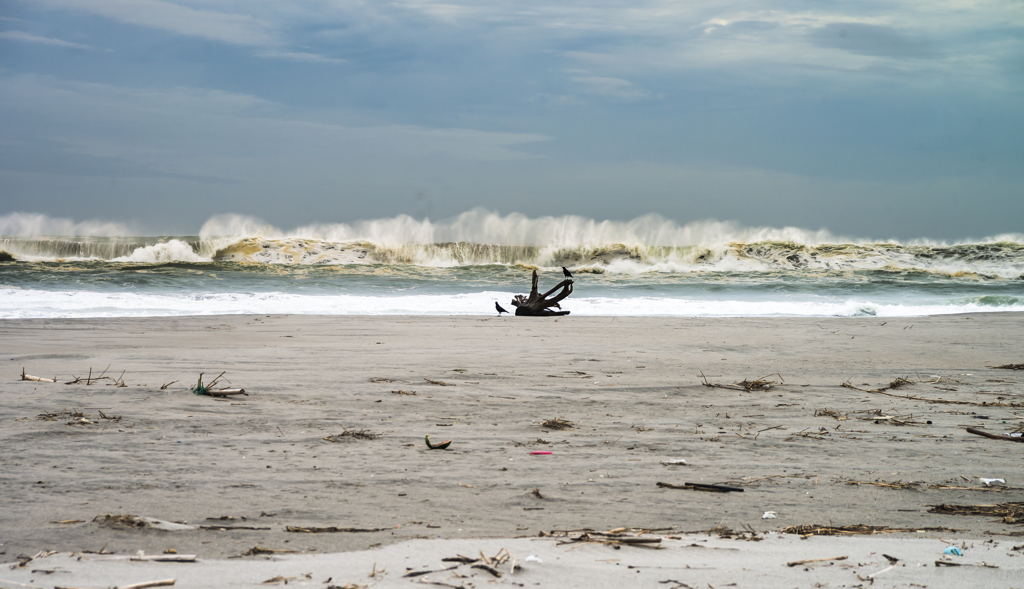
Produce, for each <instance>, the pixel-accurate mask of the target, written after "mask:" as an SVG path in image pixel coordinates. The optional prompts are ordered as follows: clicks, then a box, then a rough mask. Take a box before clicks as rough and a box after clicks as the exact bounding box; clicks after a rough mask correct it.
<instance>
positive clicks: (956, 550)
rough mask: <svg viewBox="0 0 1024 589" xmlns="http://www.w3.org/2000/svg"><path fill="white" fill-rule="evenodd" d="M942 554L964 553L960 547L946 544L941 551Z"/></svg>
mask: <svg viewBox="0 0 1024 589" xmlns="http://www.w3.org/2000/svg"><path fill="white" fill-rule="evenodd" d="M942 553H943V554H952V555H953V556H963V555H964V553H963V552H960V549H959V548H957V547H956V546H946V549H945V550H943V551H942Z"/></svg>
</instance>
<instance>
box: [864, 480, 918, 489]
mask: <svg viewBox="0 0 1024 589" xmlns="http://www.w3.org/2000/svg"><path fill="white" fill-rule="evenodd" d="M846 484H847V485H874V486H876V487H886V488H888V489H913V488H916V487H917V486H919V485H920V484H921V483H914V482H906V483H904V482H903V481H895V482H892V483H889V482H886V481H854V480H848V481H846Z"/></svg>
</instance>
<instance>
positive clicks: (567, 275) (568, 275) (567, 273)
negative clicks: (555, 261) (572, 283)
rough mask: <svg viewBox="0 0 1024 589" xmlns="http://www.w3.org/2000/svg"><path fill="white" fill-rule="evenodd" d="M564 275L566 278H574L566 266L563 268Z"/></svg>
mask: <svg viewBox="0 0 1024 589" xmlns="http://www.w3.org/2000/svg"><path fill="white" fill-rule="evenodd" d="M562 274H565V277H566V278H572V272H569V271H568V270H566V269H565V266H562Z"/></svg>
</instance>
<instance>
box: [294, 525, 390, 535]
mask: <svg viewBox="0 0 1024 589" xmlns="http://www.w3.org/2000/svg"><path fill="white" fill-rule="evenodd" d="M393 529H394V528H337V527H334V526H329V527H325V528H318V527H311V528H307V527H303V526H285V528H284V531H286V532H293V533H296V534H342V533H345V534H367V533H372V532H385V531H387V530H393Z"/></svg>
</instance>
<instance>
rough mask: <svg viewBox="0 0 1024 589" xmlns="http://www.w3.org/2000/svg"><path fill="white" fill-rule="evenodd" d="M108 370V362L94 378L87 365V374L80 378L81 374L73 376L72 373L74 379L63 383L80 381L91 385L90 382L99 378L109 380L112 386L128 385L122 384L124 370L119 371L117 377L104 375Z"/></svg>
mask: <svg viewBox="0 0 1024 589" xmlns="http://www.w3.org/2000/svg"><path fill="white" fill-rule="evenodd" d="M108 370H110V364H107V367H106V368H104V369H103V372H101V373H100V375H99V376H97V377H95V378H94V377H93V375H92V367H91V366H90V367H89V376H87V377H85V378H82V377H81V376H75V375H73V374H72V375H71V376H72V378H74V380H70V381H68V382H66V383H64V384H81V383H83V382H84V383H85V384H87V385H91V384H93V383H96V382H99V381H101V380H109V381H111V383H112V384H114V386H119V387H123V386H128V385H126V384H124V380H123V377H124V372H125V371H124V370H122V371H121V376H119V377H117V378H113V377H110V376H104V375H105V374H106V373H107V371H108Z"/></svg>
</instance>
